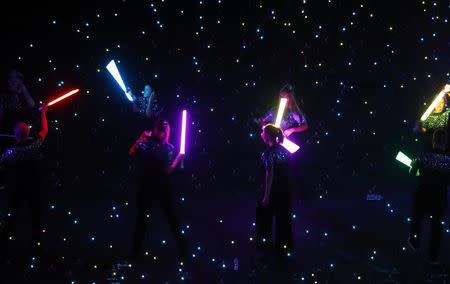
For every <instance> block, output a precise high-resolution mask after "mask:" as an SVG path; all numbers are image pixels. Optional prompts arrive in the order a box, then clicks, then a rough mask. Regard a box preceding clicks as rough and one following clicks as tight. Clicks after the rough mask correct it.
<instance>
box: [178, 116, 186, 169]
mask: <svg viewBox="0 0 450 284" xmlns="http://www.w3.org/2000/svg"><path fill="white" fill-rule="evenodd" d="M181 116H182V117H181V141H180V154H183V155H184V154H186V125H187V111H186V110H183V113H182V115H181ZM180 167H181V168H182V169H184V159H183V160H181V164H180Z"/></svg>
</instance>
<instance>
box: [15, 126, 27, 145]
mask: <svg viewBox="0 0 450 284" xmlns="http://www.w3.org/2000/svg"><path fill="white" fill-rule="evenodd" d="M29 135H30V127H29V126H28V124H26V123H25V122H18V123H17V124H16V126H15V127H14V136H15V138H16V141H17V142H22V141H24V140H26V139H27V138H28V136H29Z"/></svg>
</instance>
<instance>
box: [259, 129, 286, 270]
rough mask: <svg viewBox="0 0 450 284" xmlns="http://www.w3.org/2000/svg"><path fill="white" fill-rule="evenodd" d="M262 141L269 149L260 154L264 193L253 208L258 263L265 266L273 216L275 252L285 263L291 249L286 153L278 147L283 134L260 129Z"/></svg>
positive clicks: (275, 130) (281, 147)
mask: <svg viewBox="0 0 450 284" xmlns="http://www.w3.org/2000/svg"><path fill="white" fill-rule="evenodd" d="M261 138H262V140H263V141H264V143H265V144H266V145H267V146H268V148H267V150H265V151H264V152H263V154H262V162H263V164H264V168H265V180H264V192H263V194H262V197H261V199H260V200H259V201H258V206H257V208H256V240H257V248H258V249H259V251H260V254H261V256H260V261H262V262H263V264H265V262H266V260H267V256H268V253H269V252H270V248H271V247H272V237H271V236H272V218H273V217H274V216H275V239H276V240H275V248H276V252H277V253H278V255H279V257H281V258H282V259H284V257H285V256H286V254H287V252H288V251H289V250H290V249H292V228H291V227H292V225H291V193H290V190H289V175H288V170H289V166H288V157H289V154H288V152H287V151H286V150H285V149H284V148H283V146H281V145H280V143H281V142H282V140H283V133H282V131H281V129H280V128H278V127H276V126H275V125H273V124H268V125H266V126H264V127H263V131H262V133H261Z"/></svg>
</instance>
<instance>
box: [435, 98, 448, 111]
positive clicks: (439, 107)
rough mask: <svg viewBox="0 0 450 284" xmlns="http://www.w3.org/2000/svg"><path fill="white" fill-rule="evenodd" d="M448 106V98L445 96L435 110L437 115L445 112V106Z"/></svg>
mask: <svg viewBox="0 0 450 284" xmlns="http://www.w3.org/2000/svg"><path fill="white" fill-rule="evenodd" d="M446 104H447V96H444V97H443V98H442V99H441V100H440V101H439V103H438V105H437V106H436V107H435V108H434V112H435V113H441V112H443V111H444V109H445V106H446Z"/></svg>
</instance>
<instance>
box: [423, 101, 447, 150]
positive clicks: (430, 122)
mask: <svg viewBox="0 0 450 284" xmlns="http://www.w3.org/2000/svg"><path fill="white" fill-rule="evenodd" d="M449 120H450V110H449V109H446V110H444V111H443V112H441V113H432V114H430V116H429V117H428V118H427V119H426V120H425V121H424V122H423V127H424V128H425V129H426V130H427V131H426V132H425V144H424V151H425V152H430V151H432V146H431V141H432V138H433V133H434V131H436V130H438V129H442V130H445V131H446V132H447V135H448V138H447V141H450V123H449ZM448 146H450V145H448ZM449 150H450V149H448V147H447V152H449Z"/></svg>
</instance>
